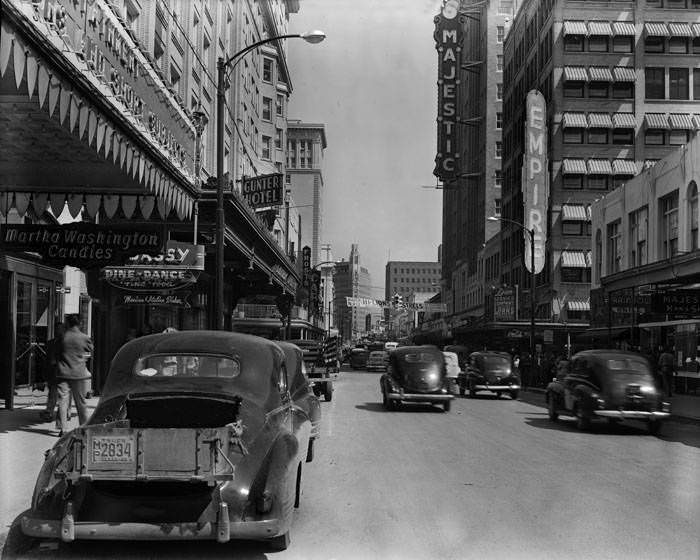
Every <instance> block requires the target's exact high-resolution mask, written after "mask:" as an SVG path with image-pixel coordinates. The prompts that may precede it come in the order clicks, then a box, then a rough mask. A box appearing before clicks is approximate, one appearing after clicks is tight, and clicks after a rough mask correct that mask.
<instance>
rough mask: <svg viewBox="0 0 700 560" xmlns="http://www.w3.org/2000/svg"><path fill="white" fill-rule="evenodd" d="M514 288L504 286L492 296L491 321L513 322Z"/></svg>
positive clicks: (514, 307) (514, 306)
mask: <svg viewBox="0 0 700 560" xmlns="http://www.w3.org/2000/svg"><path fill="white" fill-rule="evenodd" d="M515 297H516V293H515V288H514V287H512V286H506V287H503V288H498V289H497V290H496V291H495V292H494V294H493V320H494V321H515V309H516V302H515Z"/></svg>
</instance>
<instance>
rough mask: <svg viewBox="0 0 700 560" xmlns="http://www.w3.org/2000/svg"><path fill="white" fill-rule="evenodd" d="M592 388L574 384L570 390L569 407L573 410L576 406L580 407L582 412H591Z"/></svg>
mask: <svg viewBox="0 0 700 560" xmlns="http://www.w3.org/2000/svg"><path fill="white" fill-rule="evenodd" d="M592 394H593V389H592V388H591V387H589V386H587V385H576V386H575V387H574V388H573V390H572V391H571V407H570V410H572V411H573V410H574V409H575V408H576V407H577V406H579V407H580V408H581V410H582V411H583V413H584V414H591V413H592V412H593V408H594V407H593V397H592V396H591V395H592Z"/></svg>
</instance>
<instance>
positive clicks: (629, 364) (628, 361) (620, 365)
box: [605, 358, 651, 377]
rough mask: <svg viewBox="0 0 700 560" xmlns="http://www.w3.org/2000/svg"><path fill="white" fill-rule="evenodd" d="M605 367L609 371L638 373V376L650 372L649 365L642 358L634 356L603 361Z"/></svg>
mask: <svg viewBox="0 0 700 560" xmlns="http://www.w3.org/2000/svg"><path fill="white" fill-rule="evenodd" d="M605 367H606V369H608V370H610V371H624V372H625V373H628V374H629V373H638V374H639V375H640V377H646V376H648V375H650V374H651V371H650V370H649V366H648V365H647V363H646V362H644V361H643V360H638V359H634V358H613V359H609V360H606V361H605Z"/></svg>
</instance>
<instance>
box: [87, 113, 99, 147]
mask: <svg viewBox="0 0 700 560" xmlns="http://www.w3.org/2000/svg"><path fill="white" fill-rule="evenodd" d="M96 130H97V114H96V113H95V111H92V110H91V111H90V115H89V116H88V146H89V145H91V144H92V141H93V139H94V138H95V131H96ZM98 150H99V148H98Z"/></svg>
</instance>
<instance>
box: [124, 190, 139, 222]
mask: <svg viewBox="0 0 700 560" xmlns="http://www.w3.org/2000/svg"><path fill="white" fill-rule="evenodd" d="M135 211H136V195H132V194H129V195H126V194H123V195H122V212H124V217H125V218H126V219H127V220H129V219H131V216H133V215H134V212H135Z"/></svg>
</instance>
